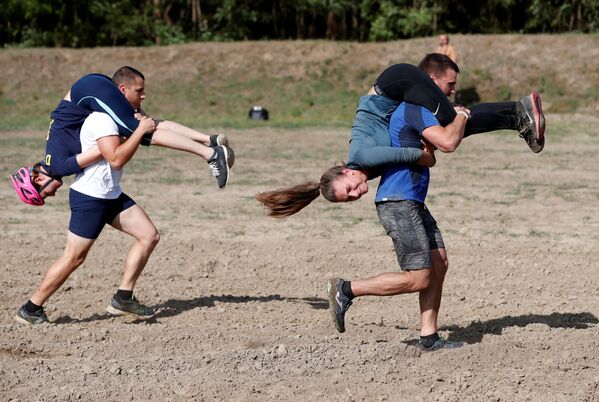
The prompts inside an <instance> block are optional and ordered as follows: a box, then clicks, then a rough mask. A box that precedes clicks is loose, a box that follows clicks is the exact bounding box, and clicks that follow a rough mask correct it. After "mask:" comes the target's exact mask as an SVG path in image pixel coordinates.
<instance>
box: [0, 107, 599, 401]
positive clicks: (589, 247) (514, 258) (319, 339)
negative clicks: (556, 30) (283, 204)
mask: <svg viewBox="0 0 599 402" xmlns="http://www.w3.org/2000/svg"><path fill="white" fill-rule="evenodd" d="M548 121H549V123H548V124H549V128H548V132H547V136H548V140H547V145H546V149H545V151H543V152H542V153H541V154H539V155H534V154H532V153H531V152H530V151H529V150H528V148H527V147H526V145H525V144H524V142H523V141H522V140H520V139H518V138H517V137H516V136H515V135H513V134H509V133H507V132H504V133H499V134H494V135H479V136H476V137H473V138H469V139H467V140H465V141H464V142H463V143H462V145H461V147H460V149H458V151H457V152H456V153H454V154H450V155H439V156H438V159H439V161H438V163H437V166H436V167H435V168H434V170H433V172H432V180H431V190H430V193H429V194H430V195H429V201H428V205H429V208H430V209H431V211H432V212H433V214H434V215H435V216H436V218H437V220H438V222H439V225H440V228H441V230H442V231H443V234H444V237H445V242H446V245H447V248H448V254H449V260H450V270H449V273H448V276H447V279H446V283H445V291H444V298H443V305H442V310H441V314H440V325H441V333H442V334H443V335H445V336H446V337H448V338H449V339H450V340H454V341H463V342H466V343H467V345H466V346H465V347H464V348H462V349H458V350H446V351H438V352H434V353H428V354H421V353H420V351H419V350H418V349H417V348H416V346H415V342H416V341H417V336H418V307H417V300H418V298H417V296H416V295H403V296H396V297H391V298H376V297H365V298H361V299H358V300H356V301H355V303H354V305H353V306H352V307H351V308H350V310H349V311H348V314H347V316H346V319H347V331H346V332H345V333H344V334H338V333H337V332H336V330H335V328H334V326H333V323H332V321H331V319H330V316H329V313H328V311H327V301H326V295H325V291H324V281H325V279H326V278H328V277H331V276H341V277H344V278H347V279H351V278H363V277H367V276H371V275H374V274H377V273H380V272H385V271H394V270H397V269H398V265H397V262H396V260H395V255H394V253H393V251H392V244H391V240H390V239H389V238H388V237H387V236H386V235H385V233H384V232H383V229H382V227H381V225H380V224H379V223H378V219H377V216H376V212H375V208H374V204H373V199H374V193H375V189H376V182H372V183H371V191H370V192H369V193H368V194H367V195H366V196H365V197H364V199H362V200H360V201H359V202H356V203H353V204H346V205H337V204H331V203H328V202H326V201H325V200H323V199H322V198H320V199H318V200H317V201H315V202H314V204H313V205H311V206H310V207H308V208H307V209H306V210H305V211H302V212H301V213H299V214H298V215H296V216H294V217H292V218H290V219H287V220H284V221H276V220H273V219H271V218H268V217H267V216H265V214H264V211H263V210H262V208H261V207H260V206H259V205H258V203H257V202H256V201H255V200H254V199H253V197H254V195H255V194H256V193H257V192H259V191H262V190H267V189H273V188H277V187H282V186H286V185H290V184H297V183H300V182H303V181H305V180H316V179H318V178H319V177H320V173H321V172H322V171H323V170H324V169H325V168H327V167H329V165H331V164H332V163H333V162H335V161H338V160H342V159H343V158H344V156H345V152H346V137H347V135H348V130H337V129H326V130H273V129H252V130H246V131H231V132H228V134H229V136H230V138H231V140H232V143H233V145H234V147H235V149H236V151H237V152H236V154H237V162H236V166H235V168H234V170H233V172H232V177H231V180H230V183H229V186H228V187H227V188H226V189H225V190H224V191H219V190H218V189H217V187H216V185H215V183H214V182H213V179H212V178H211V177H209V172H208V170H207V168H206V167H205V165H204V163H203V162H199V161H198V160H197V159H195V158H193V157H192V156H190V155H183V156H181V155H177V154H175V153H174V152H173V151H169V150H164V149H152V148H151V149H145V148H144V149H141V150H140V151H139V152H138V154H137V155H136V156H135V159H134V160H133V161H132V162H131V164H130V165H129V166H128V167H127V168H126V172H125V177H124V180H123V187H124V189H125V191H126V192H127V193H128V194H130V195H131V196H133V197H134V198H135V199H136V201H137V202H138V203H139V204H140V205H142V206H143V207H144V208H145V209H146V211H147V212H148V214H149V215H150V216H151V217H152V219H153V221H154V222H155V224H156V226H157V227H158V229H159V230H160V232H161V241H160V244H159V245H158V247H157V249H156V251H155V253H154V255H153V256H152V258H151V260H150V262H149V264H148V266H147V268H146V270H145V272H144V273H143V275H142V277H141V279H140V281H139V283H138V286H137V288H136V294H137V295H138V297H139V299H140V300H141V301H143V302H144V303H146V304H148V305H150V306H152V307H154V308H155V309H157V310H158V314H157V317H156V319H155V320H153V321H151V322H135V321H130V320H127V319H124V318H113V317H110V316H109V315H108V314H107V313H106V312H105V310H104V309H105V307H106V305H107V303H108V301H109V300H110V297H111V295H112V293H113V292H114V291H115V289H116V286H117V284H118V282H119V279H120V274H121V270H122V266H123V261H124V257H125V253H126V251H127V249H128V247H129V246H130V244H131V241H130V239H129V238H127V236H125V235H122V234H120V233H118V232H116V231H115V230H113V229H112V228H107V229H106V230H105V231H104V232H103V233H102V235H101V236H100V238H99V239H98V241H97V244H95V245H94V247H93V248H92V251H91V252H90V254H89V256H88V258H87V261H86V262H85V264H84V265H83V266H82V267H81V268H80V269H79V270H77V271H76V272H75V273H74V274H73V275H72V276H71V278H70V279H69V280H68V281H67V283H66V284H65V285H64V286H63V287H62V289H61V290H59V291H58V292H57V293H56V294H55V295H54V296H53V297H52V298H51V299H50V300H49V301H48V303H47V305H46V307H47V313H48V316H49V318H50V320H51V321H53V324H51V325H47V326H41V327H36V328H28V327H24V326H21V325H19V324H16V323H15V322H14V321H13V316H14V314H15V312H16V310H17V309H18V308H19V306H20V305H21V304H22V303H24V302H25V301H26V300H27V299H28V297H29V296H30V295H31V293H32V292H33V291H34V289H35V287H36V286H37V285H38V284H39V282H40V281H41V279H42V276H43V275H44V273H45V271H46V269H47V268H48V266H49V264H50V263H51V261H52V260H53V259H55V258H56V257H58V256H59V255H60V253H61V250H62V247H63V245H64V244H63V243H64V241H65V234H66V227H67V222H68V216H69V211H68V199H67V193H68V191H67V190H66V189H63V190H61V192H59V194H58V196H57V197H56V198H55V199H51V200H50V202H49V203H48V205H47V206H44V207H43V208H33V207H28V206H25V205H24V204H21V203H19V202H17V198H16V196H15V194H14V193H13V191H12V189H11V187H10V184H9V183H8V180H7V179H6V177H7V175H8V174H9V172H10V171H11V170H14V168H16V167H17V166H19V165H20V164H22V163H23V162H24V161H26V160H30V159H32V158H34V157H37V156H38V155H41V150H42V145H43V138H42V137H43V134H44V133H42V132H3V133H0V145H1V149H2V151H1V152H2V156H3V157H2V158H1V160H0V168H1V170H2V176H3V177H4V178H5V180H3V183H4V184H3V185H2V186H0V228H1V231H0V245H1V248H0V289H1V290H0V400H4V401H29V400H50V401H70V400H94V401H95V400H102V401H115V400H135V401H148V400H155V401H188V400H244V401H245V400H249V401H275V400H291V399H292V398H293V399H294V400H300V401H301V400H330V401H338V400H341V401H351V400H391V401H393V400H410V401H412V400H416V401H417V400H427V401H428V400H441V401H446V400H449V401H479V400H489V401H499V400H507V401H524V400H533V401H538V400H544V401H574V400H578V401H597V400H599V353H598V352H597V351H598V350H599V325H598V323H599V319H598V317H599V297H598V294H599V269H598V268H599V266H598V263H597V261H598V260H599V247H598V244H599V181H598V180H597V175H598V173H597V172H598V169H597V168H598V167H599V164H598V163H597V160H596V157H597V155H596V152H594V151H593V150H594V149H596V142H595V141H596V135H595V131H596V130H595V127H596V126H597V124H598V123H599V120H597V119H592V118H589V117H582V116H567V117H566V116H559V115H550V116H548ZM37 149H39V152H37V151H35V150H37Z"/></svg>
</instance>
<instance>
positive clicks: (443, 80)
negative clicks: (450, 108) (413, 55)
mask: <svg viewBox="0 0 599 402" xmlns="http://www.w3.org/2000/svg"><path fill="white" fill-rule="evenodd" d="M418 67H420V69H421V70H423V71H424V72H425V73H427V74H428V75H429V76H430V77H431V79H432V80H433V81H435V84H437V86H438V87H439V88H441V91H443V93H444V94H445V96H449V95H451V94H453V93H455V86H456V83H457V80H458V73H459V72H460V69H459V67H458V65H457V64H455V63H454V62H453V60H451V59H450V58H449V57H447V56H445V55H444V54H440V53H429V54H427V55H426V56H425V57H424V58H423V59H422V60H421V61H420V64H418Z"/></svg>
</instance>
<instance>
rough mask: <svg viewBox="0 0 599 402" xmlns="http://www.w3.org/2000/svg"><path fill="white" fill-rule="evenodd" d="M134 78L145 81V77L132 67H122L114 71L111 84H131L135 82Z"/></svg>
mask: <svg viewBox="0 0 599 402" xmlns="http://www.w3.org/2000/svg"><path fill="white" fill-rule="evenodd" d="M136 78H141V79H142V80H144V81H145V80H146V77H144V75H143V74H142V73H141V71H139V70H136V69H135V68H133V67H129V66H123V67H121V68H119V69H118V70H116V72H115V73H114V75H113V76H112V82H113V83H114V84H115V85H117V86H118V85H121V84H132V83H134V82H135V79H136Z"/></svg>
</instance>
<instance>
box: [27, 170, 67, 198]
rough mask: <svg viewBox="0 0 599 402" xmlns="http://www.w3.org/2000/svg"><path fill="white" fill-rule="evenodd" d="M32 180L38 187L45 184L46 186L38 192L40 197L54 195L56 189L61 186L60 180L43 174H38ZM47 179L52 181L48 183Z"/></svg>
mask: <svg viewBox="0 0 599 402" xmlns="http://www.w3.org/2000/svg"><path fill="white" fill-rule="evenodd" d="M33 181H34V182H35V184H36V185H38V186H39V188H44V186H46V185H47V187H45V188H44V189H43V190H42V191H41V192H40V197H42V199H46V197H54V196H55V195H56V190H58V189H59V188H60V187H61V186H62V180H60V179H52V178H51V177H48V176H46V175H44V174H40V175H38V176H37V177H36V178H35V179H33ZM49 181H52V182H51V183H49V184H48V182H49Z"/></svg>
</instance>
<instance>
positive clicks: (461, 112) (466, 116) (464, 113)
mask: <svg viewBox="0 0 599 402" xmlns="http://www.w3.org/2000/svg"><path fill="white" fill-rule="evenodd" d="M458 114H463V115H464V117H465V118H466V120H468V119H469V118H470V115H469V114H468V113H466V112H464V111H463V110H460V111H459V112H458Z"/></svg>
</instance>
